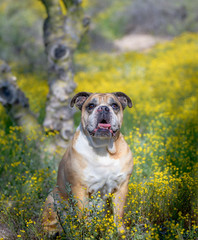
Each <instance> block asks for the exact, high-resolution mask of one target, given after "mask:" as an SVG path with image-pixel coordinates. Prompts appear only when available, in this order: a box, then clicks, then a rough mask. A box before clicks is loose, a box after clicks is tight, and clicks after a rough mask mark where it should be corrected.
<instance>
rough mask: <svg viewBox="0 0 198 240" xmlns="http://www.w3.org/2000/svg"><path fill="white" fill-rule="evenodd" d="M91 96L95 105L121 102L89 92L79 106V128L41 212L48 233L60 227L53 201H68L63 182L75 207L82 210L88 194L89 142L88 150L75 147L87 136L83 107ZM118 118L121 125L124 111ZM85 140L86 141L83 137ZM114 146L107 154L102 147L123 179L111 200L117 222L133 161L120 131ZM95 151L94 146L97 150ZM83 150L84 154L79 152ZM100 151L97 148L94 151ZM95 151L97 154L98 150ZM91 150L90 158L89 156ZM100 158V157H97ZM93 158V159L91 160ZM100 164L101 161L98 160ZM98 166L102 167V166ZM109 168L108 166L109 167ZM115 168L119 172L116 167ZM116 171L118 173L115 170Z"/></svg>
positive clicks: (55, 202) (122, 207) (109, 96)
mask: <svg viewBox="0 0 198 240" xmlns="http://www.w3.org/2000/svg"><path fill="white" fill-rule="evenodd" d="M93 98H97V101H98V104H105V103H107V102H108V100H109V98H114V99H115V101H116V102H117V103H118V104H119V106H120V109H121V104H120V103H119V101H118V99H117V98H116V97H115V96H114V95H112V94H92V95H91V96H90V97H89V98H88V99H87V100H86V102H85V104H84V105H83V108H82V117H81V123H82V129H78V130H77V131H76V133H75V135H74V137H73V140H72V141H71V144H70V145H69V147H68V149H67V151H66V153H65V155H64V156H63V159H62V161H61V162H60V164H59V169H58V176H57V187H56V188H55V189H54V190H53V192H52V193H50V194H49V196H48V197H47V200H46V203H45V208H44V213H43V226H44V228H45V230H46V231H48V232H50V233H54V232H56V231H60V230H61V226H60V224H59V223H58V216H57V213H56V210H54V204H56V206H58V202H59V201H61V199H64V200H67V198H68V196H67V193H66V190H65V185H66V183H69V184H71V190H72V193H73V195H74V196H75V198H76V199H77V200H78V207H79V208H80V209H83V207H84V201H85V199H86V198H88V197H89V195H90V194H91V193H90V192H89V186H88V185H87V180H86V174H85V171H86V169H87V167H89V164H90V163H89V161H87V159H86V157H85V156H88V157H89V152H88V153H86V151H90V150H88V149H89V148H90V143H89V144H88V145H87V146H88V147H87V149H81V150H79V149H78V148H77V146H81V142H80V141H82V139H86V135H87V134H88V133H87V132H86V130H85V126H86V121H87V118H88V114H87V113H86V110H85V106H86V103H89V102H90V101H91V100H92V99H93ZM118 114H119V116H118V119H119V120H118V121H119V122H120V126H121V124H122V118H123V111H122V110H120V112H119V113H118ZM83 141H85V143H86V140H83ZM113 144H114V146H115V152H113V153H111V152H109V153H108V148H104V150H102V151H103V152H104V154H105V155H106V156H107V161H109V160H108V159H111V161H113V162H112V163H113V165H114V163H115V166H117V163H118V164H119V166H120V168H118V169H120V170H119V171H120V173H123V176H126V177H124V180H123V182H121V183H120V185H118V189H116V192H115V198H114V199H113V202H114V203H115V204H114V205H115V206H114V215H115V222H116V223H118V219H119V218H122V217H123V214H124V204H125V201H126V195H127V192H128V182H129V178H130V175H131V172H132V167H133V160H132V154H131V151H130V148H129V146H128V145H127V143H126V142H125V140H124V137H123V135H122V134H121V133H120V134H119V136H117V138H116V139H115V140H114V142H113ZM96 150H97V149H96ZM80 151H83V154H84V153H85V154H84V155H83V154H82V153H80ZM97 151H99V150H97ZM97 151H96V153H97ZM91 154H93V153H90V157H91ZM98 157H99V159H100V156H98ZM91 161H92V160H91ZM93 161H94V159H93ZM101 164H102V163H101ZM101 167H105V165H104V166H101ZM109 169H111V168H109ZM114 171H118V170H117V168H116V169H114ZM116 173H117V172H116ZM119 229H120V230H122V229H124V226H123V224H122V225H121V227H119Z"/></svg>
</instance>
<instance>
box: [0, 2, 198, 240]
mask: <svg viewBox="0 0 198 240" xmlns="http://www.w3.org/2000/svg"><path fill="white" fill-rule="evenodd" d="M53 1H54V2H56V3H57V2H58V3H60V4H61V5H60V6H61V7H60V8H61V10H62V12H63V15H66V16H68V15H67V12H66V8H64V6H63V2H66V3H68V4H69V3H71V2H74V3H75V4H76V2H80V0H62V1H61V0H60V1H59V0H53ZM82 8H83V11H85V14H86V15H87V16H90V18H91V24H90V29H89V31H88V33H85V35H84V36H83V38H82V41H81V42H80V44H79V46H78V48H77V49H76V50H75V49H74V50H75V54H74V58H73V56H72V58H71V59H72V60H71V61H73V59H74V65H75V66H74V82H75V83H76V85H77V86H76V89H75V90H74V88H75V84H73V85H72V84H71V85H69V84H67V82H69V81H68V79H69V80H71V81H73V68H72V72H69V70H71V69H70V66H71V65H72V64H71V62H69V64H68V63H67V62H66V63H65V62H64V60H65V59H67V58H66V57H64V56H65V55H67V46H66V47H65V45H64V43H65V42H64V41H65V39H66V40H68V39H67V37H65V36H64V37H65V38H64V41H63V42H62V46H61V47H60V45H57V46H58V47H57V46H56V47H57V48H54V49H53V50H54V52H55V55H56V53H57V58H58V60H57V58H55V57H54V59H53V60H52V58H53V56H52V57H51V55H50V54H49V55H50V56H49V55H48V56H47V55H46V52H47V50H46V49H47V48H45V46H44V43H43V23H44V20H45V19H46V17H47V14H46V10H45V8H44V6H43V4H42V3H41V1H39V0H20V1H19V0H18V1H13V0H0V102H1V103H3V104H0V239H1V238H2V235H1V234H2V233H4V235H3V237H5V239H6V238H7V239H9V240H11V239H14V240H15V239H45V240H47V239H49V238H48V237H47V235H46V233H45V232H44V231H43V230H42V224H41V223H42V209H43V204H44V202H45V199H46V197H47V195H48V193H49V192H50V191H51V190H52V189H53V187H54V186H55V184H56V175H57V167H58V163H59V162H60V159H61V157H62V154H63V149H59V148H56V149H53V148H52V143H53V142H55V141H57V139H58V137H57V136H58V135H60V134H59V133H65V132H69V131H70V133H71V135H72V134H73V127H70V129H66V131H65V132H64V131H62V129H61V128H60V125H59V124H57V126H58V127H57V128H58V129H57V128H54V131H48V130H47V129H46V128H45V127H46V126H45V127H43V126H42V124H43V122H45V121H44V119H45V115H46V112H47V113H48V112H50V111H48V110H49V109H48V107H46V106H48V105H47V104H46V102H47V103H48V102H49V101H46V99H47V96H49V95H50V94H48V93H51V95H52V97H54V96H55V95H56V96H58V98H59V97H60V96H61V94H62V96H63V99H64V100H65V101H62V99H61V101H60V105H56V104H54V105H55V106H58V107H57V109H56V110H57V112H55V111H54V113H55V114H54V115H55V117H54V119H53V120H54V122H55V123H57V122H58V121H59V120H60V122H59V123H61V121H62V123H65V122H66V120H68V118H67V117H68V115H67V113H68V112H69V111H70V110H71V108H69V107H68V105H69V104H68V102H69V98H70V97H71V96H73V95H74V94H75V92H80V91H88V92H115V91H123V92H124V93H126V94H127V95H128V96H130V97H131V98H132V102H133V108H131V109H129V108H126V110H125V111H124V124H123V127H122V129H121V130H122V133H123V134H124V135H125V139H126V141H127V143H128V144H129V146H130V148H131V150H132V152H133V157H134V169H133V174H132V177H131V179H130V184H129V194H128V200H127V204H126V206H125V207H126V209H125V210H126V211H125V213H126V214H125V216H124V221H125V226H126V230H127V231H126V233H125V235H123V236H122V238H123V239H129V240H131V239H133V240H139V239H143V240H146V239H148V240H150V239H156V240H166V239H167V240H170V239H171V240H172V239H179V240H184V239H185V240H187V239H188V240H197V236H198V202H197V198H198V179H197V177H198V163H197V153H198V151H197V146H198V145H197V139H198V124H197V123H198V121H197V106H198V105H197V103H198V92H197V89H198V85H197V84H198V81H197V79H198V34H197V32H198V24H197V22H198V1H197V0H188V1H187V0H130V1H129V0H122V1H120V0H103V1H102V0H101V1H99V0H83V1H82ZM64 17H65V16H64ZM70 17H71V16H70ZM80 20H81V18H80ZM52 22H53V21H52ZM87 22H88V21H87ZM64 23H65V22H64ZM80 23H81V22H80ZM81 25H82V24H81ZM56 29H57V28H56V27H55V28H54V29H52V30H55V32H56ZM60 29H61V28H60ZM57 32H58V31H57ZM67 33H68V32H67ZM70 33H71V35H72V33H73V32H72V31H70ZM52 34H54V32H53V31H52ZM61 34H62V33H61ZM61 34H60V35H59V36H61V37H62V35H61ZM66 35H67V34H66ZM56 36H57V35H55V39H57V38H56ZM61 37H60V38H61ZM59 40H60V39H59ZM68 42H69V43H71V42H70V41H68ZM68 42H66V43H65V44H67V43H68ZM49 45H50V44H49ZM56 50H57V51H56ZM58 50H59V51H58ZM61 51H62V52H61ZM47 53H48V52H47ZM62 53H64V54H65V55H64V54H63V58H61V56H62V55H61V54H62ZM50 57H51V58H50ZM59 57H60V59H59ZM1 59H2V60H4V61H6V62H7V63H8V64H9V66H11V68H12V73H11V71H10V68H9V66H8V65H6V64H5V63H4V62H2V61H1ZM51 60H52V61H51ZM62 60H63V61H62ZM50 61H51V62H53V63H54V65H53V66H52V67H51V66H50V64H49V62H50ZM51 62H50V63H51ZM56 64H57V65H56ZM58 64H59V65H58ZM67 64H68V65H69V67H68V65H67ZM49 66H50V67H51V70H54V72H55V70H56V69H58V70H60V71H57V72H56V74H57V76H56V78H55V80H56V83H57V85H55V84H54V85H55V87H54V88H56V87H57V88H58V86H59V87H60V88H59V89H60V91H56V90H57V88H56V89H55V91H53V90H54V89H52V88H51V86H50V91H49V85H50V83H52V82H53V81H51V79H53V77H54V76H53V71H49V72H48V67H49ZM65 66H67V67H68V68H67V67H65ZM50 67H49V68H50ZM68 69H69V70H68ZM64 71H65V72H67V73H68V72H69V74H68V75H67V74H66V73H65V72H64ZM47 73H49V74H47ZM51 76H52V78H51V79H50V77H51ZM65 76H66V77H65ZM68 76H69V77H68ZM64 77H65V78H64ZM67 77H68V78H67ZM16 79H17V81H16ZM60 79H61V80H62V79H64V80H65V79H66V81H65V82H66V85H67V86H69V90H68V89H66V88H64V87H63V85H61V84H62V82H61V81H59V80H60ZM53 80H54V79H53ZM48 83H49V84H48ZM59 83H60V84H59ZM72 83H73V82H72ZM58 84H59V85H58ZM62 89H64V91H62ZM65 89H66V90H65ZM67 90H68V92H67ZM73 90H74V92H73ZM10 93H11V94H10ZM12 93H13V94H12ZM65 93H67V94H68V95H70V96H68V95H67V96H66V97H65V95H64V94H65ZM17 94H18V95H17ZM53 94H54V95H53ZM15 95H17V97H18V98H14V97H15ZM12 96H14V97H13V99H14V100H13V99H12ZM25 96H26V97H25ZM64 97H65V98H64ZM27 98H28V99H29V104H28V100H27ZM5 99H6V100H7V103H8V104H6V103H5ZM12 100H13V101H12ZM48 100H49V98H48ZM53 101H56V99H55V98H53ZM53 101H51V102H52V104H53V103H54V102H53ZM56 103H57V102H56ZM3 105H4V106H3ZM12 105H13V106H12ZM28 106H29V108H28ZM60 106H61V107H62V110H63V111H62V112H61V111H59V110H60V109H61V107H60ZM59 107H60V108H59ZM72 111H73V110H71V111H70V112H72ZM51 112H53V111H51ZM56 113H57V114H56ZM70 117H71V119H72V120H71V119H69V121H70V120H71V121H73V118H74V128H76V127H77V126H78V124H79V122H80V111H77V112H76V113H75V114H74V116H73V112H72V114H71V115H70ZM20 120H21V121H20ZM71 121H70V122H71ZM38 123H39V127H38ZM66 123H67V122H66ZM72 123H73V122H72ZM65 125H67V124H65ZM65 125H64V127H65ZM51 129H52V128H51ZM60 129H61V130H60ZM52 130H53V129H52ZM64 130H65V129H64ZM71 135H69V136H71ZM64 136H65V135H64ZM65 139H66V141H68V139H67V138H64V140H65ZM57 146H58V147H59V146H62V145H57ZM64 151H65V149H64ZM98 211H99V210H98V209H95V212H93V213H91V216H90V220H89V224H87V223H86V221H84V222H83V221H79V219H77V218H76V216H75V214H73V215H72V214H71V216H70V218H69V220H68V222H67V223H68V224H65V227H66V229H65V233H67V234H65V235H64V233H63V236H62V238H61V237H60V238H59V239H68V234H70V235H69V236H70V237H69V239H74V240H75V239H76V240H79V239H83V240H84V239H86V240H89V239H112V240H116V239H120V236H119V235H118V233H117V228H116V226H115V225H114V222H113V221H112V218H110V217H109V216H107V217H106V218H105V217H104V216H102V215H100V213H99V212H98ZM94 214H95V215H94ZM95 216H96V217H95ZM86 217H87V215H86V216H85V218H86ZM91 217H92V218H91ZM85 218H84V219H85ZM82 219H83V218H82ZM96 226H97V228H96ZM85 236H86V237H85Z"/></svg>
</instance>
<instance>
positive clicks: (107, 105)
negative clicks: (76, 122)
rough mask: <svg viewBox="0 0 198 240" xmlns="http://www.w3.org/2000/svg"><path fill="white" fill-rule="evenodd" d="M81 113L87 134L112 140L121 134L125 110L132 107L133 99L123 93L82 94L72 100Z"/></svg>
mask: <svg viewBox="0 0 198 240" xmlns="http://www.w3.org/2000/svg"><path fill="white" fill-rule="evenodd" d="M74 105H76V106H77V107H78V108H79V109H80V110H81V111H82V115H81V123H82V127H83V129H84V130H85V132H86V133H87V134H89V135H90V136H92V137H96V138H111V137H114V138H116V136H117V135H118V134H119V132H120V128H121V125H122V119H123V110H124V109H125V107H126V106H127V105H128V106H129V107H132V102H131V99H130V98H129V97H128V96H127V95H126V94H124V93H122V92H116V93H93V94H92V93H87V92H80V93H78V94H76V95H75V96H74V97H73V99H72V100H71V106H72V107H73V106H74Z"/></svg>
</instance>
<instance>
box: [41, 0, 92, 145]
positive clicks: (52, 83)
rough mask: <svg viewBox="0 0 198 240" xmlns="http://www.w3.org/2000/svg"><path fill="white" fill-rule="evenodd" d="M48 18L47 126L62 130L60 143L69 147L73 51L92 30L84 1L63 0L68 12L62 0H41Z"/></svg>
mask: <svg viewBox="0 0 198 240" xmlns="http://www.w3.org/2000/svg"><path fill="white" fill-rule="evenodd" d="M41 1H42V2H43V4H44V5H45V8H46V12H47V18H46V20H45V23H44V44H45V50H46V54H47V58H48V82H49V94H48V98H47V103H46V116H45V120H44V123H43V125H44V127H47V128H49V129H51V130H57V131H59V132H60V134H59V136H58V138H57V140H56V144H57V145H58V146H61V147H66V146H67V143H68V141H69V140H70V138H71V136H72V135H73V128H74V124H73V114H74V111H73V110H72V109H71V108H70V107H69V103H70V97H71V95H72V94H73V92H74V90H75V88H76V84H75V83H74V81H73V77H74V72H73V53H74V51H75V49H76V48H77V46H78V44H79V42H80V40H81V37H82V35H83V34H84V33H85V32H86V31H87V30H88V26H89V22H90V21H89V18H87V17H84V15H83V11H82V8H81V6H80V1H78V0H63V1H62V3H63V4H62V6H64V7H65V10H66V15H64V14H63V11H62V9H61V6H60V1H59V0H41Z"/></svg>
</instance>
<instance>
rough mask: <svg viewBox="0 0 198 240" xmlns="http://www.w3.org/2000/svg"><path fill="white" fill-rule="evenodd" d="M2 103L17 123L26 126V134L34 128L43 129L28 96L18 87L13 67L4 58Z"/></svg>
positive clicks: (1, 63)
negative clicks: (31, 109)
mask: <svg viewBox="0 0 198 240" xmlns="http://www.w3.org/2000/svg"><path fill="white" fill-rule="evenodd" d="M0 103H2V105H3V106H4V107H5V109H6V111H7V113H8V115H9V116H10V117H11V119H12V120H13V121H14V122H15V123H16V124H17V125H19V126H23V127H24V131H25V134H26V135H28V134H29V133H30V132H31V129H32V128H34V129H36V130H40V131H42V128H41V127H40V126H39V124H38V122H37V119H36V117H35V116H34V114H33V113H32V112H31V111H30V109H29V102H28V98H26V96H25V94H24V93H23V92H22V91H21V90H20V89H19V88H18V87H17V84H16V77H14V76H13V75H12V72H11V68H10V67H9V66H8V65H7V64H6V63H5V62H4V61H2V60H0Z"/></svg>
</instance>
